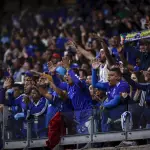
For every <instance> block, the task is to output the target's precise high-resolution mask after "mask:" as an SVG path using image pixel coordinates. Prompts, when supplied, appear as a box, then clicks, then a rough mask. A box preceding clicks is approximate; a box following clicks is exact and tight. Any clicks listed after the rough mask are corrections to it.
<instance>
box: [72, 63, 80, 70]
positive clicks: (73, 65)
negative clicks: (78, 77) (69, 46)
mask: <svg viewBox="0 0 150 150" xmlns="http://www.w3.org/2000/svg"><path fill="white" fill-rule="evenodd" d="M76 68H80V67H79V65H78V64H77V63H73V64H72V65H71V69H76Z"/></svg>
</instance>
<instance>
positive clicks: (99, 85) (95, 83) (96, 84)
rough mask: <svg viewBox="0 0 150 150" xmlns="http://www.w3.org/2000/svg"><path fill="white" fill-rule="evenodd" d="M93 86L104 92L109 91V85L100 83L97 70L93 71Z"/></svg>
mask: <svg viewBox="0 0 150 150" xmlns="http://www.w3.org/2000/svg"><path fill="white" fill-rule="evenodd" d="M92 86H93V87H94V88H98V89H100V90H103V91H107V86H108V83H101V82H98V77H97V71H96V69H92Z"/></svg>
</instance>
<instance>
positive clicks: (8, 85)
mask: <svg viewBox="0 0 150 150" xmlns="http://www.w3.org/2000/svg"><path fill="white" fill-rule="evenodd" d="M11 86H12V79H11V78H6V80H5V82H4V85H3V88H4V89H9V88H11Z"/></svg>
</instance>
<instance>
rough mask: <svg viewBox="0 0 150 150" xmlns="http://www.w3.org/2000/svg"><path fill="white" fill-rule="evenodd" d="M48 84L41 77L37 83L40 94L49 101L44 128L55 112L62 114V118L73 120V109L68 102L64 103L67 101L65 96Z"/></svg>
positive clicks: (45, 79) (44, 78)
mask: <svg viewBox="0 0 150 150" xmlns="http://www.w3.org/2000/svg"><path fill="white" fill-rule="evenodd" d="M49 82H50V81H47V78H46V77H41V78H40V79H39V82H38V87H39V91H40V93H41V94H42V95H43V96H44V97H45V98H47V99H48V101H49V102H48V103H49V104H48V109H47V113H46V127H48V124H49V122H50V121H51V119H52V118H53V117H54V115H55V114H56V113H57V112H62V114H63V115H64V117H65V118H67V119H69V120H70V121H71V120H72V119H73V108H72V105H71V104H70V103H69V102H68V101H65V100H66V99H67V97H66V94H65V93H64V92H63V91H62V90H60V89H58V88H56V86H55V85H54V84H53V83H52V82H50V83H49ZM45 83H46V84H45ZM48 84H50V88H48Z"/></svg>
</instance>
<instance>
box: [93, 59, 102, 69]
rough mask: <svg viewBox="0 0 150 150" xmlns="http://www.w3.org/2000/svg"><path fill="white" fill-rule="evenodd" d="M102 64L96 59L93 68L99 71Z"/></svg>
mask: <svg viewBox="0 0 150 150" xmlns="http://www.w3.org/2000/svg"><path fill="white" fill-rule="evenodd" d="M100 64H101V63H100V62H99V60H98V59H94V60H93V61H92V68H93V69H98V68H99V66H100Z"/></svg>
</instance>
